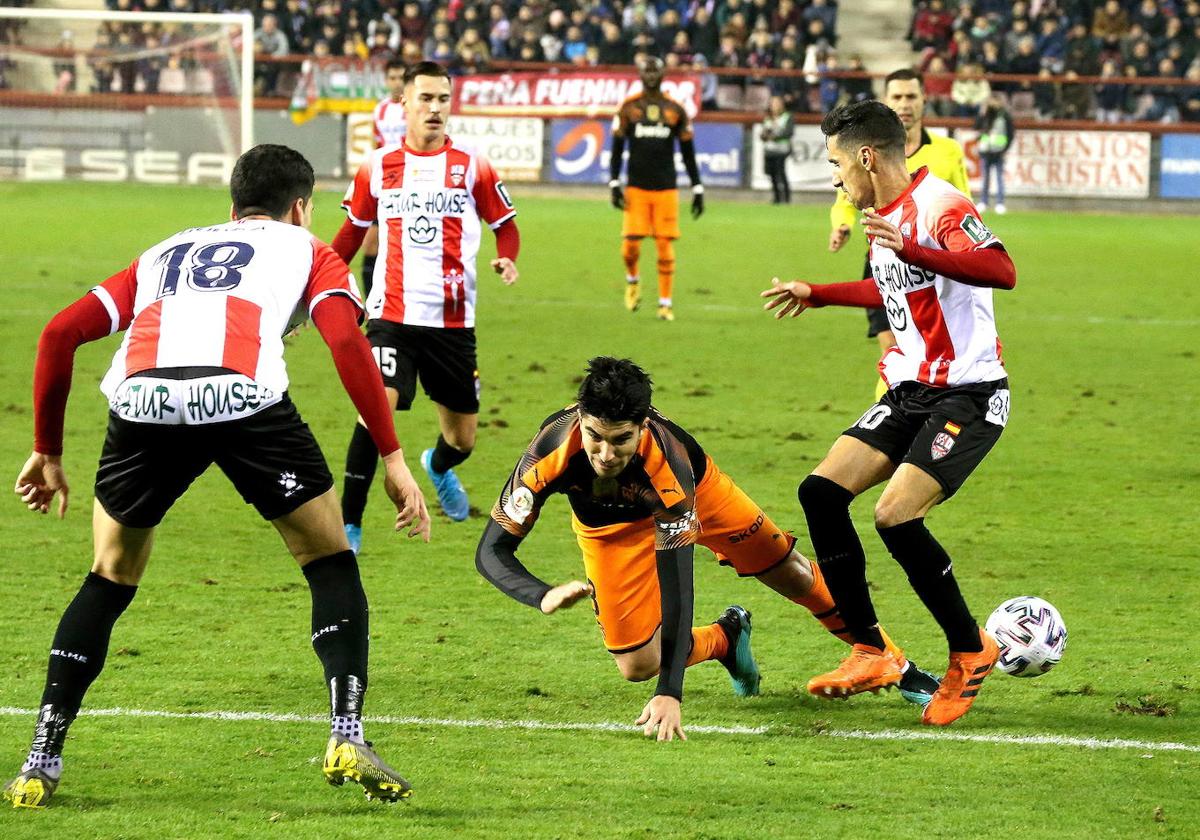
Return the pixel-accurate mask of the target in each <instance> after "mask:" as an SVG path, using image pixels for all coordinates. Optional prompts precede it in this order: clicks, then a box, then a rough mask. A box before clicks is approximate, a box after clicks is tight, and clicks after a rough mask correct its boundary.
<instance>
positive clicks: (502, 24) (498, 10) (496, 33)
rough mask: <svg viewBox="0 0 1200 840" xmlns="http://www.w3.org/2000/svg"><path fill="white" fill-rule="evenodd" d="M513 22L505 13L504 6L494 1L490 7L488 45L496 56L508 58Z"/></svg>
mask: <svg viewBox="0 0 1200 840" xmlns="http://www.w3.org/2000/svg"><path fill="white" fill-rule="evenodd" d="M510 28H511V24H510V23H509V20H508V16H507V15H505V14H504V6H503V5H501V4H500V3H493V4H492V5H491V6H490V7H488V46H490V47H491V48H492V56H493V57H495V58H508V39H509V35H510Z"/></svg>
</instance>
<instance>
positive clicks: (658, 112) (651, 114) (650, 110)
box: [646, 105, 662, 122]
mask: <svg viewBox="0 0 1200 840" xmlns="http://www.w3.org/2000/svg"><path fill="white" fill-rule="evenodd" d="M661 118H662V109H661V108H659V107H658V106H657V105H647V106H646V119H648V120H650V122H658V121H659V120H660V119H661Z"/></svg>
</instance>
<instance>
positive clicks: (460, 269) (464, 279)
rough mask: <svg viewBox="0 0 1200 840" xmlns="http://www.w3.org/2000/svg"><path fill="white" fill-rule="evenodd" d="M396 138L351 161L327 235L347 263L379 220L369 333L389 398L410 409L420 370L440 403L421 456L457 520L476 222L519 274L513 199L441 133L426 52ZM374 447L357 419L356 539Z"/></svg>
mask: <svg viewBox="0 0 1200 840" xmlns="http://www.w3.org/2000/svg"><path fill="white" fill-rule="evenodd" d="M404 79H405V84H404V94H403V98H402V100H401V101H402V103H403V105H404V112H405V115H406V118H407V120H408V125H407V129H406V133H405V139H404V142H403V143H402V144H400V145H391V146H384V147H383V148H382V149H377V150H376V151H375V152H374V153H373V154H372V155H371V157H370V158H369V159H368V160H367V162H366V163H365V164H364V165H363V166H362V167H361V168H360V169H359V171H358V173H357V174H356V176H355V178H354V181H353V183H351V185H350V188H349V189H348V190H347V192H346V198H345V200H344V201H343V202H342V207H343V208H344V209H345V210H346V214H347V216H348V218H347V220H346V222H345V224H343V225H342V229H341V231H340V232H339V233H338V235H337V236H336V237H335V238H334V241H333V247H334V250H335V251H337V252H338V254H339V255H340V256H341V257H342V258H343V259H344V260H346V261H347V262H349V261H350V259H352V258H353V256H354V253H355V252H356V250H357V249H358V247H359V244H360V243H361V242H362V237H363V234H364V232H365V231H366V230H367V228H369V227H370V226H371V224H372V223H373V222H375V221H378V223H379V230H380V242H379V259H378V261H377V262H376V264H375V283H374V285H373V286H372V289H371V294H370V296H369V297H368V299H367V317H368V318H369V319H370V321H369V323H368V325H367V339H368V340H369V341H370V342H371V346H372V348H373V351H374V354H375V359H376V361H377V362H378V364H379V368H380V370H381V371H382V373H383V381H384V385H385V386H386V388H387V394H388V399H389V401H390V403H391V405H392V406H393V407H394V408H396V409H397V410H399V411H407V410H408V409H409V408H410V407H411V406H412V403H413V399H414V397H415V396H416V390H417V380H418V379H420V382H421V385H422V387H423V388H424V390H425V393H426V394H428V395H429V398H430V399H432V400H433V402H434V403H435V404H436V405H437V410H438V420H439V425H440V427H441V429H440V431H441V434H440V435H439V437H438V440H437V444H436V445H435V446H434V447H433V448H431V449H427V450H426V451H425V452H424V453H423V454H422V456H421V463H422V465H423V466H424V467H425V471H426V473H427V474H428V475H429V477H430V480H431V481H432V482H433V484H434V487H435V488H436V489H437V492H438V501H439V502H440V504H441V506H442V509H443V510H444V511H445V512H446V514H447V515H448V516H449V517H450V518H451V519H453V520H455V521H461V520H463V519H466V518H467V515H468V512H469V510H470V507H469V504H468V501H467V494H466V491H465V490H464V489H463V486H462V483H461V482H460V481H459V480H458V477H457V476H456V475H455V474H454V470H453V467H455V466H457V465H458V464H460V463H462V462H463V461H465V460H466V459H467V457H468V456H469V455H470V453H471V450H472V449H473V448H474V446H475V430H476V424H477V416H478V414H479V372H478V369H477V366H476V357H475V293H476V277H475V258H476V255H477V254H478V252H479V243H480V239H481V234H482V229H483V225H484V224H486V225H487V226H488V227H490V228H491V229H492V230H493V231H495V234H496V251H497V253H498V254H499V256H498V258H497V259H495V260H492V268H493V269H494V270H495V272H496V273H497V274H499V275H500V276H501V279H502V280H503V281H504V282H505V283H506V284H510V285H511V284H512V283H514V282H516V280H517V267H516V263H515V260H516V258H517V252H518V250H519V248H520V237H519V234H518V233H517V226H516V222H515V221H514V217H515V216H516V210H515V209H514V207H513V205H512V201H511V200H510V199H509V197H508V193H507V191H506V190H505V189H504V184H503V182H501V180H500V178H499V176H498V175H497V174H496V171H495V170H494V169H493V168H492V165H491V163H490V162H489V161H488V159H487V157H486V156H484V155H483V154H481V153H480V152H478V151H476V150H474V149H472V148H470V147H468V146H465V145H460V144H458V143H456V142H454V141H452V140H451V139H450V138H448V137H447V136H446V120H447V118H448V117H449V116H450V91H451V88H450V77H449V75H448V74H447V72H446V70H445V69H444V68H443V67H441V66H440V65H438V64H435V63H433V62H429V61H425V62H421V63H419V64H416V65H414V66H412V67H410V68H409V69H408V70H407V71H406V73H405V77H404ZM375 461H376V453H375V449H374V447H373V446H372V445H371V439H370V436H369V435H368V434H367V431H366V428H365V427H364V426H363V425H362V424H361V423H360V424H359V425H358V426H357V427H356V428H355V430H354V433H353V436H352V437H351V440H350V449H349V452H348V453H347V455H346V477H345V484H344V488H343V499H342V515H343V517H344V519H345V523H346V529H347V534H349V535H350V540H351V545H352V546H353V547H354V548H355V549H356V550H357V548H358V546H359V545H360V544H361V539H362V528H361V526H362V517H363V510H364V509H365V507H366V503H367V491H368V489H369V488H370V485H371V480H372V477H373V476H374V474H375Z"/></svg>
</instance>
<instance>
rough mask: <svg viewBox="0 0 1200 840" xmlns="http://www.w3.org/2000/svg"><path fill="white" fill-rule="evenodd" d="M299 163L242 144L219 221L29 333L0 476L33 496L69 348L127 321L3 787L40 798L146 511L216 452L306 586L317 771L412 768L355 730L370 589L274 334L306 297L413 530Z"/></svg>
mask: <svg viewBox="0 0 1200 840" xmlns="http://www.w3.org/2000/svg"><path fill="white" fill-rule="evenodd" d="M312 190H313V170H312V167H311V166H310V165H309V164H308V161H306V160H305V159H304V158H303V157H302V156H301V155H300V154H299V153H298V152H295V151H293V150H292V149H288V148H286V147H284V146H269V145H268V146H256V147H255V148H253V149H251V150H250V151H248V152H247V153H246V154H244V155H242V157H241V158H240V159H239V160H238V162H237V164H236V165H235V166H234V169H233V174H232V179H231V183H230V192H231V194H232V197H233V221H230V222H226V223H223V224H216V225H211V226H209V227H201V228H192V229H190V230H185V231H183V232H182V233H179V234H177V235H175V236H173V237H171V238H170V239H167V240H166V241H165V242H163V243H161V244H159V245H156V246H155V247H153V248H151V249H150V250H148V251H146V252H145V253H144V254H142V256H141V257H140V258H139V259H137V260H134V262H133V264H132V265H130V266H129V267H128V268H126V269H124V270H123V271H120V272H118V273H117V274H115V275H113V276H112V277H110V278H109V279H108V280H105V281H104V282H103V283H101V284H100V285H99V286H97V287H96V288H94V289H92V291H91V292H90V293H88V294H87V295H85V296H84V297H83V298H81V299H80V300H78V301H77V302H75V303H74V304H72V305H71V306H70V307H68V308H67V309H65V310H63V311H62V312H60V313H59V314H58V315H57V316H55V318H54V319H53V320H52V321H51V322H50V324H49V325H48V326H47V327H46V329H45V331H44V332H43V333H42V338H41V341H40V342H39V345H38V356H37V364H36V368H35V372H34V427H35V438H34V451H33V454H32V455H31V456H30V457H29V460H28V461H27V462H26V464H25V467H24V468H23V469H22V470H21V474H20V475H19V476H18V478H17V485H16V492H17V493H18V494H19V495H20V496H21V498H22V501H23V502H24V503H25V504H26V505H27V506H28V507H29V508H30V510H34V511H40V512H42V513H45V512H46V511H47V510H48V509H49V507H50V503H51V501H52V500H53V498H54V496H55V495H56V494H61V496H60V501H59V515H60V516H62V515H64V514H65V513H66V503H67V493H68V488H67V483H66V477H65V475H64V473H63V468H62V440H63V419H64V415H65V412H66V403H67V395H68V392H69V391H70V385H71V369H72V366H73V363H74V356H75V351H76V349H77V348H78V347H79V346H80V345H81V344H83V343H84V342H87V341H94V340H96V339H99V338H103V337H104V336H107V335H110V334H111V333H115V332H118V331H120V330H125V338H124V341H123V342H122V343H121V347H120V349H119V350H118V351H117V354H116V356H115V357H114V359H113V363H112V367H111V368H110V370H109V372H108V374H107V375H106V376H105V377H104V381H103V384H102V386H101V387H102V390H103V391H104V394H105V396H106V397H107V398H108V401H109V409H110V410H109V423H108V435H107V437H106V438H105V441H104V450H103V452H102V454H101V456H100V468H99V470H98V472H97V475H96V503H95V510H94V512H93V530H94V532H95V533H94V543H95V561H94V563H93V565H92V572H91V574H89V575H88V576H87V578H86V579H85V580H84V583H83V586H82V587H81V589H80V590H79V593H78V594H77V595H76V596H75V599H74V601H72V603H71V605H70V606H69V607H68V608H67V611H66V612H65V613H64V615H63V617H62V620H61V621H60V623H59V625H58V631H57V632H56V633H55V636H54V643H53V645H52V646H51V650H50V663H49V666H48V670H47V676H46V684H45V689H44V691H43V693H42V700H41V704H40V713H39V715H38V720H37V724H36V728H35V732H34V739H33V744H32V747H31V748H30V751H29V755H28V757H27V759H26V761H25V765H24V766H23V767H22V768H21V773H20V774H19V775H18V776H17V778H16V779H14V780H13V781H12V782H11V783H10V784H9V785H8V787H7V788H6V789H5V791H4V795H5V797H6V798H7V799H9V800H10V801H11V802H12V803H13V805H14V806H16V807H34V808H36V807H42V806H44V805H45V804H46V801H47V800H48V799H49V798H50V796H51V795H52V794H53V792H54V790H55V788H56V787H57V786H58V780H59V776H60V773H61V771H62V749H63V743H64V741H65V739H66V735H67V729H68V727H70V725H71V723H72V721H73V720H74V719H75V716H76V714H77V713H78V712H79V708H80V705H81V704H82V702H83V697H84V694H85V693H86V691H87V690H88V687H89V686H90V685H91V683H92V681H93V680H95V679H96V677H98V676H99V675H100V671H101V669H102V668H103V666H104V659H105V655H106V653H107V649H108V641H109V637H110V634H111V632H112V630H113V626H114V625H115V624H116V621H117V619H118V618H119V617H120V616H121V614H122V613H123V612H124V610H125V608H126V607H128V606H129V604H130V602H131V601H132V600H133V597H134V595H135V593H136V592H137V585H138V583H139V582H140V580H141V577H142V574H143V572H144V571H145V567H146V563H147V561H148V560H149V556H150V548H151V543H152V539H153V534H154V528H155V527H156V526H157V525H158V524H159V522H160V521H161V520H162V518H163V516H164V515H165V514H166V512H167V511H168V510H169V509H170V507H171V506H172V504H174V502H175V501H176V500H177V499H178V498H179V497H180V496H181V495H183V493H184V491H186V490H187V488H188V486H189V485H190V484H191V483H192V481H193V480H195V479H196V478H197V477H198V476H199V475H200V474H201V473H203V472H205V470H207V469H208V467H210V466H211V465H212V464H213V463H216V464H217V466H219V467H220V468H221V471H222V472H224V473H225V474H226V475H227V476H228V477H229V479H230V480H231V481H232V482H233V484H234V486H235V487H236V488H237V490H238V492H239V493H240V494H241V495H242V497H243V498H244V499H245V500H246V502H247V503H249V504H253V505H254V506H255V508H257V510H258V512H259V513H260V514H261V515H262V517H263V518H264V519H267V520H269V521H270V522H271V523H272V524H273V525H274V526H275V527H276V529H277V530H278V531H279V533H280V535H281V536H282V537H283V538H284V541H285V543H286V544H287V547H288V549H289V550H290V551H291V553H292V555H293V556H294V557H295V558H296V560H297V562H298V563H299V564H300V566H301V568H302V570H303V573H304V576H305V578H306V579H307V581H308V585H309V588H310V590H311V593H312V603H313V610H312V631H313V636H312V639H313V647H314V649H315V650H316V653H317V656H318V658H319V659H320V660H321V663H322V665H323V666H324V670H325V680H326V688H327V690H328V692H329V697H330V699H331V703H332V706H331V716H332V721H331V724H332V725H331V729H332V733H331V736H330V740H329V742H328V744H327V747H326V757H325V775H326V777H327V779H328V780H329V781H330V782H332V783H335V784H342V783H343V782H344V780H345V779H347V778H349V779H352V780H354V781H357V782H360V783H361V784H362V785H363V787H364V788H365V789H366V791H367V795H368V797H371V796H378V797H381V798H385V799H397V798H402V797H404V796H406V795H407V794H408V791H409V786H408V783H407V782H406V781H404V779H402V778H401V777H400V776H399V775H397V774H396V773H395V771H393V770H391V769H390V768H388V767H387V765H386V764H384V763H383V762H382V761H381V760H380V759H379V757H378V756H377V755H376V754H375V753H374V751H372V750H371V749H370V747H369V746H368V745H367V744H366V742H365V741H363V739H362V724H361V719H360V716H361V713H362V702H363V694H364V691H365V688H366V684H367V671H366V668H367V646H368V635H367V601H366V595H365V594H364V593H363V589H362V584H361V582H360V580H359V574H358V566H357V564H356V561H355V558H354V555H353V554H352V553H351V552H350V551H349V547H348V546H347V544H346V536H345V533H344V532H343V531H342V529H341V524H340V517H339V516H338V509H337V498H336V496H335V495H334V491H333V479H332V477H331V476H330V474H329V470H328V469H327V468H326V466H325V459H324V457H323V456H322V454H321V450H320V448H319V447H318V446H317V442H316V440H315V439H314V438H313V436H312V433H311V432H310V431H309V429H308V426H306V425H305V424H304V422H303V421H302V420H301V419H300V415H299V413H298V412H297V411H296V407H295V406H294V405H293V404H292V402H291V400H290V399H289V397H288V390H287V388H288V380H287V372H286V370H285V368H284V364H283V342H282V339H281V336H282V335H283V333H284V332H285V331H286V330H287V328H288V325H289V321H290V319H291V318H292V316H293V313H294V312H296V311H300V312H302V313H307V314H310V315H311V317H312V319H313V322H314V323H315V324H316V326H317V329H318V330H319V331H320V333H321V336H322V338H324V339H325V341H326V342H327V343H328V344H329V347H330V350H331V352H332V354H333V358H334V363H335V365H336V367H337V370H338V374H339V376H340V377H341V379H342V383H343V385H344V386H345V388H346V391H347V393H349V394H350V396H351V398H352V399H353V401H354V404H355V406H356V407H357V408H358V410H359V411H360V412H361V413H362V415H363V417H365V418H367V422H368V425H369V428H370V430H371V435H372V440H373V441H374V442H375V445H376V446H377V447H378V451H379V452H380V453H381V454H382V455H383V457H384V462H385V463H386V464H387V469H388V479H389V480H388V494H389V496H391V497H392V500H393V502H394V503H395V504H396V508H397V510H398V511H399V515H398V517H397V527H398V528H399V527H403V526H404V525H408V524H410V523H415V524H414V527H413V529H412V530H411V531H410V534H411V535H417V534H422V535H424V537H425V539H426V540H428V536H429V515H428V513H427V512H426V510H425V502H424V499H423V498H422V496H421V491H420V489H418V487H417V485H416V482H415V481H414V480H413V477H412V474H411V473H410V472H409V471H408V467H407V466H405V464H404V453H403V451H402V450H401V449H400V444H399V442H398V441H397V440H396V431H395V428H394V427H393V425H392V418H391V414H390V412H389V411H388V406H387V402H386V397H385V395H384V392H383V388H382V386H381V383H380V382H379V379H378V377H377V376H375V375H374V371H373V370H372V365H371V356H370V349H369V347H368V345H367V343H366V341H365V340H363V337H362V334H361V333H360V332H359V331H358V316H359V314H360V312H361V304H360V303H359V300H358V291H357V290H356V289H355V287H354V282H353V280H352V279H351V278H350V275H349V273H348V271H347V269H346V265H345V264H344V263H343V262H342V261H341V260H340V259H338V257H337V255H336V254H334V252H333V251H332V250H331V249H330V247H329V246H328V245H326V244H324V243H322V242H320V241H318V240H316V239H314V238H313V236H312V234H310V233H309V232H308V231H307V230H306V229H305V228H306V227H307V226H308V224H309V223H310V221H311V218H312Z"/></svg>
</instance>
